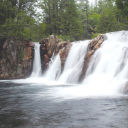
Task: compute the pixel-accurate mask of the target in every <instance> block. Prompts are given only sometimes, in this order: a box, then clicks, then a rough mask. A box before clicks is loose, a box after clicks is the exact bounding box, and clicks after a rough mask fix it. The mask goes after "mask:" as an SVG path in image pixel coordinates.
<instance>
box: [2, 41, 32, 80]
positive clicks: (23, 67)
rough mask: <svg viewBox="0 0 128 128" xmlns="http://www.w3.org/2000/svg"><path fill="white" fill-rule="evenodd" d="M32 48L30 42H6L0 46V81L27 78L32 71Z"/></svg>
mask: <svg viewBox="0 0 128 128" xmlns="http://www.w3.org/2000/svg"><path fill="white" fill-rule="evenodd" d="M33 46H34V44H33V43H32V42H31V41H18V40H15V41H14V40H6V41H5V42H4V43H3V45H1V46H0V49H1V54H0V79H18V78H25V77H28V76H29V75H30V74H31V70H32V60H33Z"/></svg>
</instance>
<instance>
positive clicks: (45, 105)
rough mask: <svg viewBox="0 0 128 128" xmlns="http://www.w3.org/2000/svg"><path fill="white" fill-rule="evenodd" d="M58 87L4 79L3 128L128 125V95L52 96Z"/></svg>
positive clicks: (122, 127) (114, 127)
mask: <svg viewBox="0 0 128 128" xmlns="http://www.w3.org/2000/svg"><path fill="white" fill-rule="evenodd" d="M54 88H58V86H47V85H42V84H30V83H29V84H28V83H27V84H25V83H24V84H21V83H12V82H1V83H0V128H127V127H128V97H126V96H121V97H113V98H112V97H111V98H110V97H109V98H107V97H106V98H105V97H95V98H94V97H93V98H91V97H90V98H89V97H88V98H87V97H86V98H73V99H63V98H62V97H59V96H58V97H54V96H52V95H49V90H50V93H52V91H53V93H54ZM61 88H65V87H64V86H61Z"/></svg>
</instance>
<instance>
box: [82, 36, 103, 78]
mask: <svg viewBox="0 0 128 128" xmlns="http://www.w3.org/2000/svg"><path fill="white" fill-rule="evenodd" d="M103 41H104V36H103V35H99V36H98V37H96V38H95V39H93V40H92V41H91V42H90V44H89V46H88V52H87V54H86V55H85V59H84V66H83V69H82V73H81V76H80V81H81V80H83V78H84V77H85V74H86V71H87V68H88V65H89V62H90V59H91V57H92V55H93V54H94V53H95V51H96V50H97V49H98V48H100V46H101V44H102V43H103Z"/></svg>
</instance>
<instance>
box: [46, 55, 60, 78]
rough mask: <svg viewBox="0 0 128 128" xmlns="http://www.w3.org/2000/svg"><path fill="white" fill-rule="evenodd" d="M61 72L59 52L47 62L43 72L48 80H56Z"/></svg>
mask: <svg viewBox="0 0 128 128" xmlns="http://www.w3.org/2000/svg"><path fill="white" fill-rule="evenodd" d="M60 74H61V61H60V56H59V54H58V55H57V56H56V57H55V58H54V59H52V62H51V63H50V64H49V68H48V70H47V72H46V73H45V75H44V76H45V77H46V78H47V79H49V80H57V78H58V77H59V76H60Z"/></svg>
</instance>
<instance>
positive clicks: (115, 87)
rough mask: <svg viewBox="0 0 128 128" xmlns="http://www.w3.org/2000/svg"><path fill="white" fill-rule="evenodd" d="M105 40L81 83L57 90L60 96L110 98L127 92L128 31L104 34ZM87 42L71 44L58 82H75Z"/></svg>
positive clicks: (92, 59)
mask: <svg viewBox="0 0 128 128" xmlns="http://www.w3.org/2000/svg"><path fill="white" fill-rule="evenodd" d="M104 37H105V41H104V42H103V44H102V45H101V47H100V48H99V49H98V50H97V51H96V52H95V53H94V55H93V56H92V57H91V60H90V63H89V66H88V69H87V71H86V75H85V78H84V80H83V81H82V82H81V84H79V85H78V86H71V87H67V88H61V87H60V88H58V89H56V90H55V93H56V94H58V95H59V96H62V97H67V98H69V97H82V96H83V97H85V96H112V95H120V94H123V93H124V92H125V91H126V88H128V87H127V83H128V32H127V31H120V32H113V33H107V34H105V35H104ZM88 44H89V41H81V42H79V43H73V45H72V47H71V49H70V52H69V54H68V57H67V60H66V62H65V67H64V70H63V72H62V73H61V75H60V77H59V78H58V81H59V82H62V83H65V86H66V85H68V84H70V83H77V82H78V78H79V74H80V72H81V70H82V67H83V61H84V57H85V55H86V52H87V46H88Z"/></svg>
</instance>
